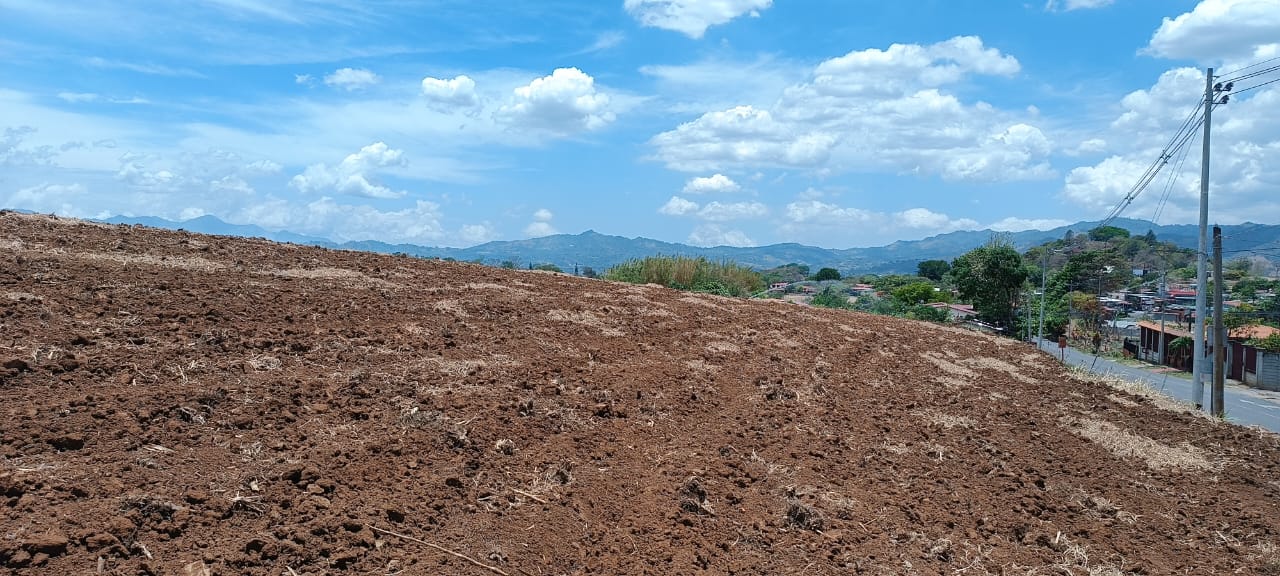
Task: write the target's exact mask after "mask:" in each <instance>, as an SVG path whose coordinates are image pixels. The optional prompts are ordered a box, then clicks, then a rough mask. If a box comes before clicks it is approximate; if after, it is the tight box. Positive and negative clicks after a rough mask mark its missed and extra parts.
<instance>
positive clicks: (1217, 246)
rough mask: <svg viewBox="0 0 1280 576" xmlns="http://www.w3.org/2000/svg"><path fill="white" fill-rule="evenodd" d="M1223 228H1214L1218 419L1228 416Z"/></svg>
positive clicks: (1213, 398)
mask: <svg viewBox="0 0 1280 576" xmlns="http://www.w3.org/2000/svg"><path fill="white" fill-rule="evenodd" d="M1222 285H1223V281H1222V228H1219V227H1217V226H1214V227H1213V393H1212V394H1210V396H1209V400H1210V413H1212V414H1213V415H1214V416H1217V417H1218V418H1223V417H1225V416H1226V414H1227V409H1226V407H1225V406H1223V405H1222V402H1223V387H1224V385H1225V383H1226V378H1227V370H1226V363H1227V342H1226V340H1227V335H1226V329H1225V328H1223V326H1222Z"/></svg>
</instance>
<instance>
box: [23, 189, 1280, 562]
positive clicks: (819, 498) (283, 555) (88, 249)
mask: <svg viewBox="0 0 1280 576" xmlns="http://www.w3.org/2000/svg"><path fill="white" fill-rule="evenodd" d="M1276 544H1280V442H1277V440H1276V437H1274V436H1271V435H1267V434H1263V433H1259V432H1257V431H1254V430H1248V429H1244V428H1240V427H1236V426H1233V425H1228V424H1220V423H1215V422H1212V421H1209V420H1206V419H1203V418H1199V417H1195V416H1192V415H1190V414H1189V413H1180V412H1177V411H1169V410H1163V409H1160V408H1157V407H1155V406H1153V402H1152V401H1151V400H1150V399H1148V398H1145V397H1142V396H1135V395H1132V394H1129V393H1126V392H1123V391H1119V390H1116V389H1113V388H1111V387H1108V386H1107V385H1105V384H1103V383H1098V382H1093V381H1085V380H1081V379H1078V378H1076V377H1074V376H1073V375H1071V374H1069V373H1067V372H1065V371H1064V370H1062V369H1061V368H1060V367H1059V366H1058V365H1057V364H1056V362H1055V361H1054V360H1053V359H1052V358H1050V357H1049V356H1047V355H1043V354H1039V353H1037V352H1035V351H1034V350H1033V349H1031V348H1028V347H1026V346H1025V345H1022V344H1019V343H1016V342H1011V341H1004V340H998V339H995V338H992V337H987V336H983V335H978V334H973V333H968V332H964V331H961V330H958V329H950V328H945V327H939V326H933V325H928V324H921V323H915V322H909V321H904V320H897V319H892V318H884V317H875V316H867V315H862V314H857V313H851V312H842V311H830V310H819V309H811V308H806V307H803V306H797V305H792V304H784V303H776V302H758V301H757V302H752V301H744V300H734V299H726V298H719V297H713V296H706V295H694V294H689V293H682V292H676V291H672V290H668V289H665V288H660V287H654V286H631V285H623V284H615V283H610V282H605V281H597V280H588V279H578V278H573V277H569V276H564V275H555V274H549V273H537V272H519V271H506V270H500V269H495V268H489V267H484V266H478V265H469V264H459V263H448V262H438V261H428V260H418V259H412V258H407V257H395V256H383V255H375V254H366V253H356V252H340V251H329V250H323V249H318V248H310V247H299V246H293V245H281V244H274V243H270V242H266V241H258V240H245V239H235V238H223V237H209V236H198V235H193V234H187V233H183V232H165V231H158V230H152V229H145V228H139V227H129V226H118V227H117V226H104V225H94V224H87V223H83V222H79V221H75V220H67V219H57V218H51V217H46V216H29V215H18V214H13V213H0V567H2V568H0V570H3V571H5V572H8V573H12V574H95V573H102V574H185V575H197V574H270V575H275V576H279V575H295V574H296V575H319V574H334V573H344V572H345V573H359V574H464V575H483V574H507V575H560V574H571V575H572V574H654V575H665V574H947V575H960V574H963V575H981V574H1018V575H1031V574H1045V575H1048V574H1074V575H1083V574H1095V575H1096V574H1101V575H1110V574H1237V573H1238V574H1268V573H1273V574H1274V573H1280V556H1278V555H1277V553H1276V549H1275V545H1276Z"/></svg>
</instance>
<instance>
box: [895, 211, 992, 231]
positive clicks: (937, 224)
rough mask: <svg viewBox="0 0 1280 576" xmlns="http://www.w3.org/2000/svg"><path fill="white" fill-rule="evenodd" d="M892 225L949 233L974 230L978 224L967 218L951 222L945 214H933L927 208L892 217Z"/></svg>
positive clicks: (903, 212) (899, 213)
mask: <svg viewBox="0 0 1280 576" xmlns="http://www.w3.org/2000/svg"><path fill="white" fill-rule="evenodd" d="M893 223H894V224H895V225H897V226H902V227H906V228H913V229H918V230H931V231H935V232H950V231H953V230H965V229H971V228H976V227H977V226H978V223H977V222H976V221H974V220H970V219H968V218H961V219H959V220H952V219H951V218H950V217H949V216H947V215H946V214H941V213H938V212H934V211H932V210H929V209H927V208H911V209H908V210H903V211H902V212H898V213H896V214H894V215H893Z"/></svg>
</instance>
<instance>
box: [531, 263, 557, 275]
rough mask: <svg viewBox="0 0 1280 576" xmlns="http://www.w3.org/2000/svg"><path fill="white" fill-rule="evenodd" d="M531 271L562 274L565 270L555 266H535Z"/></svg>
mask: <svg viewBox="0 0 1280 576" xmlns="http://www.w3.org/2000/svg"><path fill="white" fill-rule="evenodd" d="M530 270H545V271H547V272H560V273H563V272H564V270H561V269H560V267H559V266H556V265H555V264H538V265H537V266H533V267H532V268H530Z"/></svg>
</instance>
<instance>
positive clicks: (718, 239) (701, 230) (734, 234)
mask: <svg viewBox="0 0 1280 576" xmlns="http://www.w3.org/2000/svg"><path fill="white" fill-rule="evenodd" d="M688 242H689V244H692V245H694V246H707V247H711V246H755V245H756V242H755V240H752V239H751V238H750V237H748V236H747V235H746V233H744V232H742V231H741V230H725V229H723V228H721V227H720V226H717V225H715V224H703V225H701V226H698V227H697V228H694V229H693V232H690V233H689V239H688Z"/></svg>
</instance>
